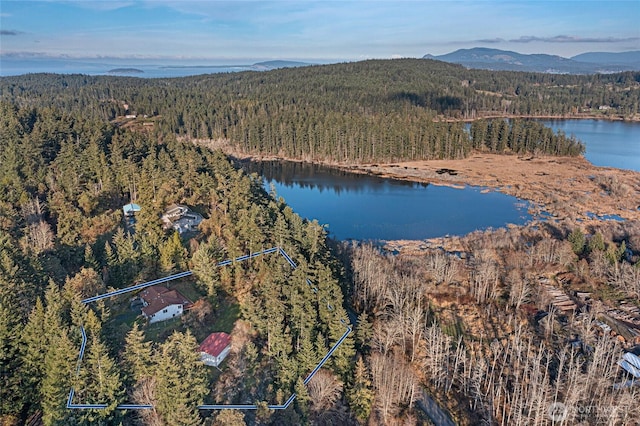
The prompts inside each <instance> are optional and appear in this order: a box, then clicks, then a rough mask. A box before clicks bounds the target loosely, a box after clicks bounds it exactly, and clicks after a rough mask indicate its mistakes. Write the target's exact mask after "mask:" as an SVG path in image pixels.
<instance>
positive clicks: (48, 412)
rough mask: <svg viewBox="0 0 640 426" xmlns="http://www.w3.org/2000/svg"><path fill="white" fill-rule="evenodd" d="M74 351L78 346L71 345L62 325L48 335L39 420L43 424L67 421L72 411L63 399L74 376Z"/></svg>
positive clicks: (67, 393) (65, 399)
mask: <svg viewBox="0 0 640 426" xmlns="http://www.w3.org/2000/svg"><path fill="white" fill-rule="evenodd" d="M77 355H78V348H76V347H74V345H73V344H72V343H71V340H69V336H68V334H67V332H66V331H65V330H64V329H63V328H59V329H58V330H57V332H56V333H54V334H50V335H49V346H48V348H47V351H46V355H45V358H44V366H43V367H44V368H43V371H44V374H43V378H42V383H41V386H40V397H41V406H42V421H43V423H44V424H45V425H57V424H66V423H68V421H67V419H68V417H69V416H71V415H72V413H71V411H70V410H68V409H67V408H66V403H67V396H68V395H69V389H70V388H71V385H72V382H73V378H74V376H75V371H74V367H75V364H76V359H77Z"/></svg>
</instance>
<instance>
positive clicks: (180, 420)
mask: <svg viewBox="0 0 640 426" xmlns="http://www.w3.org/2000/svg"><path fill="white" fill-rule="evenodd" d="M197 346H198V345H197V343H196V340H195V338H194V337H193V336H192V335H191V333H189V332H187V333H186V334H183V333H178V332H175V333H173V334H172V335H171V336H170V337H169V338H168V339H167V341H166V342H164V343H163V344H162V345H161V346H160V348H159V350H158V351H157V352H156V354H155V361H156V365H157V368H156V369H155V371H156V380H157V384H156V391H155V392H156V395H155V396H156V399H157V401H158V405H157V407H156V408H157V410H158V412H159V413H160V415H161V416H162V418H163V419H164V421H165V422H166V423H167V424H171V425H197V424H200V423H201V419H200V416H199V413H198V411H197V409H196V407H197V406H198V405H200V404H202V402H203V399H204V396H205V395H206V394H207V387H206V370H205V367H204V364H202V361H200V357H199V355H198V352H197V351H196V348H197Z"/></svg>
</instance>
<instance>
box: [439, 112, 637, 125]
mask: <svg viewBox="0 0 640 426" xmlns="http://www.w3.org/2000/svg"><path fill="white" fill-rule="evenodd" d="M443 118H444V117H443ZM497 118H522V119H530V120H602V121H622V122H625V123H640V114H634V115H633V116H630V117H625V116H621V115H611V116H607V115H600V114H591V113H584V114H565V115H549V114H542V115H528V114H492V113H487V114H486V115H480V116H478V117H474V118H459V119H458V118H456V119H452V118H449V119H443V120H440V121H445V122H447V123H456V122H461V123H473V122H474V121H478V120H490V119H497Z"/></svg>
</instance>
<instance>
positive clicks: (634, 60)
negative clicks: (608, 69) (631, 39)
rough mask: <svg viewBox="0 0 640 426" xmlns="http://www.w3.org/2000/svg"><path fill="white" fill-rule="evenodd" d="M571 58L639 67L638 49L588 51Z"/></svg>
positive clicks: (639, 53)
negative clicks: (612, 51)
mask: <svg viewBox="0 0 640 426" xmlns="http://www.w3.org/2000/svg"><path fill="white" fill-rule="evenodd" d="M571 60H573V61H579V62H589V63H592V64H601V65H609V64H619V65H630V66H632V67H634V68H635V69H640V50H632V51H630V52H619V53H609V52H588V53H582V54H580V55H576V56H572V57H571Z"/></svg>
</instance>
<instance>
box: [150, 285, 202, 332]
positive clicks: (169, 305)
mask: <svg viewBox="0 0 640 426" xmlns="http://www.w3.org/2000/svg"><path fill="white" fill-rule="evenodd" d="M140 299H141V300H142V315H143V316H144V317H145V318H146V319H147V320H148V321H149V323H150V324H153V323H154V322H158V321H165V320H168V319H171V318H175V317H179V316H180V315H182V313H183V312H184V309H185V306H187V305H190V304H191V301H190V300H189V299H187V298H186V297H184V296H183V295H182V294H180V293H179V292H178V291H177V290H169V289H168V288H166V287H162V286H159V285H154V286H151V287H148V288H146V289H144V290H143V291H142V292H140Z"/></svg>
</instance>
